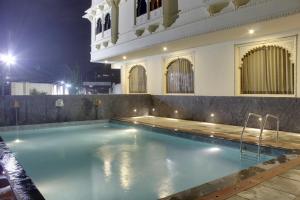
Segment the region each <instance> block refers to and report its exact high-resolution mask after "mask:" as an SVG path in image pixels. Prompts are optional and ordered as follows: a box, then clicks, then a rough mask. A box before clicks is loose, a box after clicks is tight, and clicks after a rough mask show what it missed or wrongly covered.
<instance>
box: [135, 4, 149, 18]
mask: <svg viewBox="0 0 300 200" xmlns="http://www.w3.org/2000/svg"><path fill="white" fill-rule="evenodd" d="M146 13H147V2H146V0H137V6H136V16H137V17H139V16H141V15H144V14H146Z"/></svg>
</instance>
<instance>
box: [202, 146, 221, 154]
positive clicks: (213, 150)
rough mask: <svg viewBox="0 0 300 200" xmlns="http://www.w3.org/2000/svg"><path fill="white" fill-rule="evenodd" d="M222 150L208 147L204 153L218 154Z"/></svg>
mask: <svg viewBox="0 0 300 200" xmlns="http://www.w3.org/2000/svg"><path fill="white" fill-rule="evenodd" d="M221 150H222V149H221V148H219V147H210V148H207V149H205V152H208V153H216V152H219V151H221Z"/></svg>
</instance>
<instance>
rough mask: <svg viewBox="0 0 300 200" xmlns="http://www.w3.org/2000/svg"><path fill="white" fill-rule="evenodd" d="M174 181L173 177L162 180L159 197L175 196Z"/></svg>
mask: <svg viewBox="0 0 300 200" xmlns="http://www.w3.org/2000/svg"><path fill="white" fill-rule="evenodd" d="M174 193H175V191H174V188H173V181H172V179H171V177H169V176H166V177H164V178H163V179H162V181H161V182H160V184H159V188H158V196H159V198H164V197H167V196H169V195H171V194H174Z"/></svg>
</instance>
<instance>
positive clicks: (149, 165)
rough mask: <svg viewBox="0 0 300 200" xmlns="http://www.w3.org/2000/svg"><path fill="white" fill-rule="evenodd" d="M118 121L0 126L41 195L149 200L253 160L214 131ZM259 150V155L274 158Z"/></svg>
mask: <svg viewBox="0 0 300 200" xmlns="http://www.w3.org/2000/svg"><path fill="white" fill-rule="evenodd" d="M159 133H166V132H163V131H159V130H158V129H155V131H153V130H151V129H144V128H139V127H136V126H127V125H120V124H116V123H100V124H94V125H81V126H67V127H57V128H42V129H32V130H22V131H8V132H4V133H1V136H2V137H3V138H4V140H5V142H6V144H7V145H8V146H9V148H10V149H11V150H12V151H13V152H14V153H15V155H16V158H17V159H18V161H19V162H20V163H21V164H22V166H23V167H24V168H25V170H26V172H27V174H28V175H29V176H30V177H31V178H32V179H33V181H34V183H35V184H36V186H37V187H38V189H39V190H40V191H41V193H42V194H43V195H44V197H45V198H46V199H47V200H57V199H60V200H71V199H72V200H77V199H78V200H82V199H90V200H98V199H104V200H106V199H107V200H118V199H123V200H136V199H143V200H148V199H149V200H153V199H158V198H163V197H166V196H169V195H171V194H174V193H176V192H180V191H183V190H185V189H188V188H191V187H195V186H198V185H201V184H203V183H206V182H208V181H211V180H214V179H217V178H220V177H223V176H226V175H229V174H231V173H234V172H237V171H239V170H241V169H245V168H248V167H250V166H253V165H256V164H257V163H258V161H257V160H256V159H255V157H256V153H251V152H247V158H246V159H240V151H239V149H238V148H236V147H231V146H228V145H221V144H220V143H219V142H215V141H216V140H215V139H209V140H205V142H204V141H201V140H197V141H195V140H190V139H185V138H181V137H174V136H170V135H168V134H159ZM274 157H275V155H262V157H261V159H260V161H259V162H263V161H267V160H270V159H272V158H274Z"/></svg>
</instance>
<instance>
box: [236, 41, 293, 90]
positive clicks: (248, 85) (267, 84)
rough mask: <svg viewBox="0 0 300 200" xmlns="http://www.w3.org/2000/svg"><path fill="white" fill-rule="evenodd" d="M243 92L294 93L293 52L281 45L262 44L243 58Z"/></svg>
mask: <svg viewBox="0 0 300 200" xmlns="http://www.w3.org/2000/svg"><path fill="white" fill-rule="evenodd" d="M240 69H241V93H242V94H294V64H293V63H292V62H291V54H290V53H289V52H288V50H286V49H285V48H282V47H279V46H273V45H272V46H262V47H258V48H255V49H252V50H251V51H249V52H248V53H247V54H246V55H245V56H244V57H243V58H242V65H241V68H240Z"/></svg>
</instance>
